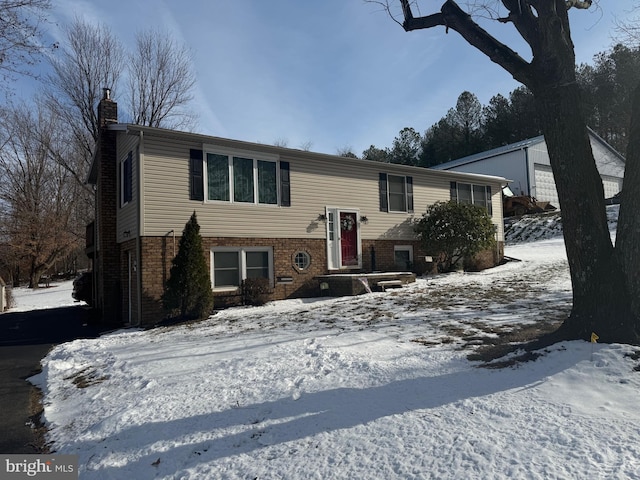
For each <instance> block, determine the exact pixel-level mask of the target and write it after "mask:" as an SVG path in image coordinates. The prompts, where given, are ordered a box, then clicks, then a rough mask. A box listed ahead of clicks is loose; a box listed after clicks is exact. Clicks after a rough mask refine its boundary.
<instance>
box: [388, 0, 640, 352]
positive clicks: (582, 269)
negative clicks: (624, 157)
mask: <svg viewBox="0 0 640 480" xmlns="http://www.w3.org/2000/svg"><path fill="white" fill-rule="evenodd" d="M400 3H401V5H402V9H403V14H404V19H405V21H404V23H403V27H404V28H405V30H407V31H410V30H419V29H423V28H432V27H436V26H444V27H446V28H447V29H453V30H455V31H457V32H458V33H460V35H462V37H463V38H464V39H465V40H466V41H467V42H468V43H469V44H470V45H473V46H474V47H475V48H477V49H478V50H479V51H481V52H482V53H484V54H485V55H486V56H487V57H489V58H490V59H491V60H492V61H493V62H495V63H497V64H498V65H500V66H501V67H502V68H504V69H505V70H506V71H507V72H509V73H510V74H511V75H513V77H514V78H515V79H516V80H518V81H520V82H522V83H523V84H524V85H526V86H527V87H528V88H529V89H530V90H531V91H532V92H533V94H534V97H535V100H536V105H537V107H538V108H539V112H540V118H541V123H542V128H543V133H544V136H545V140H546V143H547V149H548V152H549V158H550V159H551V168H552V170H553V175H554V178H555V182H556V187H557V190H558V198H559V200H560V209H561V211H562V221H563V230H564V238H565V245H566V250H567V258H568V260H569V270H570V273H571V283H572V287H573V308H572V311H571V315H570V316H569V318H568V319H567V320H566V321H565V322H564V324H563V325H562V327H561V328H560V330H559V331H558V332H557V335H556V336H555V338H557V339H579V338H582V339H585V340H587V339H589V338H590V336H591V333H592V332H594V333H596V334H597V335H598V336H599V337H600V339H601V340H602V341H604V342H626V343H639V341H640V336H639V334H640V328H639V325H638V322H639V320H638V319H639V310H640V308H639V306H638V304H639V302H640V218H639V217H640V158H639V157H640V98H639V97H640V91H639V92H638V95H637V97H636V105H637V107H636V109H635V110H634V113H635V116H634V120H635V122H634V129H633V130H632V133H631V135H632V139H631V142H630V148H629V153H628V156H629V159H628V161H627V166H626V172H625V180H624V199H623V205H622V207H621V213H620V224H619V227H618V240H617V246H618V249H614V247H613V244H612V243H611V238H610V234H609V230H608V225H607V219H606V210H605V204H604V189H603V186H602V179H601V177H600V175H599V173H598V171H597V169H596V164H595V160H594V158H593V153H592V150H591V145H590V142H589V134H588V130H587V125H586V122H585V119H584V115H583V113H582V102H581V99H580V92H579V89H578V85H577V82H576V74H575V54H574V49H573V42H572V40H571V32H570V25H569V17H568V12H567V8H570V6H576V7H578V8H587V7H589V6H590V4H591V2H573V3H571V4H569V3H567V2H566V1H565V0H545V1H544V2H538V1H533V0H518V1H517V2H516V1H505V0H503V1H502V4H503V5H504V6H505V7H506V8H507V9H508V10H509V15H508V16H506V17H504V18H501V19H498V20H499V21H501V22H503V23H513V25H514V26H515V28H516V29H517V30H518V32H519V33H520V35H521V36H522V38H523V39H524V40H525V41H526V42H527V44H528V45H529V46H530V47H531V51H532V53H533V59H532V60H531V62H527V61H525V60H524V59H523V58H522V57H520V56H519V55H518V54H517V53H516V52H515V51H513V50H512V49H510V48H509V47H507V46H506V45H504V44H502V43H500V42H499V41H498V40H496V39H495V38H494V37H492V36H491V35H490V34H489V33H488V32H486V31H485V30H484V29H482V28H481V27H480V26H479V25H478V24H476V23H475V22H474V21H473V20H472V18H471V16H470V15H468V14H467V13H466V12H464V11H463V10H462V9H460V7H459V6H458V5H457V4H456V2H455V1H453V0H446V1H445V3H444V4H443V5H442V8H441V10H440V12H438V13H434V14H432V15H427V16H423V17H419V18H415V17H414V16H413V13H412V11H411V3H412V2H411V1H410V0H400Z"/></svg>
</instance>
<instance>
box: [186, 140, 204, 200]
mask: <svg viewBox="0 0 640 480" xmlns="http://www.w3.org/2000/svg"><path fill="white" fill-rule="evenodd" d="M202 159H203V156H202V150H195V149H191V150H190V151H189V199H190V200H198V201H200V202H202V201H204V176H203V174H202V173H203V172H202V169H203V165H202Z"/></svg>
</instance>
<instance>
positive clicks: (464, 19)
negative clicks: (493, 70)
mask: <svg viewBox="0 0 640 480" xmlns="http://www.w3.org/2000/svg"><path fill="white" fill-rule="evenodd" d="M400 3H401V4H402V11H403V14H404V19H405V20H404V23H403V27H404V29H405V30H406V31H407V32H409V31H412V30H420V29H424V28H431V27H436V26H439V25H442V26H444V27H446V28H447V29H449V28H451V29H452V30H455V31H456V32H458V33H459V34H460V35H462V37H463V38H464V39H465V40H466V41H467V42H468V43H469V44H470V45H472V46H474V47H475V48H476V49H478V50H480V51H481V52H482V53H484V54H485V55H486V56H487V57H489V59H490V60H491V61H492V62H494V63H497V64H498V65H500V66H501V67H502V68H504V69H505V70H506V71H507V72H509V73H510V74H511V75H512V76H513V78H515V79H516V80H518V81H519V82H521V83H523V84H524V85H527V86H528V85H530V83H531V81H532V79H531V76H530V75H531V74H530V69H531V65H530V64H529V63H528V62H527V61H526V60H524V59H523V58H522V57H521V56H520V55H518V54H517V53H516V52H514V51H513V50H511V49H510V48H509V47H508V46H506V45H505V44H503V43H501V42H499V41H498V40H496V39H495V38H494V37H493V36H491V35H490V34H489V33H488V32H487V31H486V30H484V29H483V28H481V27H480V26H479V25H478V24H477V23H475V22H474V21H473V20H472V19H471V16H470V15H469V14H467V13H466V12H465V11H463V10H462V9H461V8H460V7H459V6H458V5H457V4H456V3H455V2H454V1H453V0H447V1H446V2H445V3H444V4H443V5H442V8H441V10H440V13H435V14H433V15H427V16H425V17H418V18H415V17H414V16H413V14H412V12H411V6H410V4H409V0H400Z"/></svg>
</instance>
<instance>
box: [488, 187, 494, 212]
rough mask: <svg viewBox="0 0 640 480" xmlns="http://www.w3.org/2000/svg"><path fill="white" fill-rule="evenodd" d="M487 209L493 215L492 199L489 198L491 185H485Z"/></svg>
mask: <svg viewBox="0 0 640 480" xmlns="http://www.w3.org/2000/svg"><path fill="white" fill-rule="evenodd" d="M487 211H488V212H489V215H490V216H493V200H492V199H491V187H490V186H488V185H487Z"/></svg>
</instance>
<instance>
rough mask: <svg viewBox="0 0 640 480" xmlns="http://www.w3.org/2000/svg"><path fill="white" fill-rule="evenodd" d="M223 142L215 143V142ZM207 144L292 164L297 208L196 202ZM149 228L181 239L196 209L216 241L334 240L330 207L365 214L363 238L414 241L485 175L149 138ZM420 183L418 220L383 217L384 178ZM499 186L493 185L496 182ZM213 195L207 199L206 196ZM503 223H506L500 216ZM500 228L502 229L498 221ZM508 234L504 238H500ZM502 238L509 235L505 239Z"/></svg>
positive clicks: (206, 140) (497, 210) (497, 206)
mask: <svg viewBox="0 0 640 480" xmlns="http://www.w3.org/2000/svg"><path fill="white" fill-rule="evenodd" d="M214 140H215V141H214ZM203 144H207V145H213V144H216V145H220V146H221V147H224V148H236V149H240V150H243V149H244V150H250V151H256V150H260V149H261V148H264V151H265V153H266V154H268V155H270V156H273V155H277V156H278V157H279V160H280V161H287V162H289V163H290V175H291V206H290V207H280V206H274V205H254V204H241V203H231V202H206V201H205V202H200V201H192V200H189V154H190V152H189V150H190V149H202V148H203ZM143 158H144V166H143V168H144V172H145V175H144V184H143V191H144V201H143V205H144V225H143V231H144V234H145V235H149V236H162V235H169V234H170V233H171V230H175V233H176V234H177V235H179V234H180V233H181V232H182V230H183V228H184V225H185V223H186V222H187V220H188V219H189V217H190V215H191V214H192V213H193V212H194V211H195V212H196V214H197V216H198V223H199V224H200V227H201V234H202V235H203V236H210V237H242V238H247V237H248V238H308V239H324V238H326V224H325V222H324V221H321V220H319V219H318V216H319V215H321V214H324V213H325V208H326V207H337V208H343V209H357V210H358V211H359V213H360V215H361V216H366V217H367V219H368V222H367V223H366V224H364V223H363V224H362V225H361V238H362V239H398V240H405V239H406V240H409V239H411V238H413V231H412V228H411V221H412V219H413V218H415V217H419V216H420V215H421V214H422V213H423V212H424V211H425V210H426V208H427V206H428V205H430V204H432V203H434V202H436V201H438V200H443V201H447V200H449V195H450V193H449V182H450V181H451V180H458V181H464V179H465V178H467V177H469V178H474V179H475V180H474V181H475V182H476V183H478V180H477V177H475V176H473V175H471V176H469V175H465V174H456V173H452V172H446V171H442V172H439V171H433V170H426V169H424V170H423V169H419V168H415V167H404V166H400V165H390V164H381V163H377V162H368V161H363V160H354V159H346V158H341V157H334V156H329V155H320V154H312V153H308V152H302V151H293V150H290V149H280V148H277V147H272V146H267V145H265V146H259V145H255V144H245V143H242V142H234V141H227V140H221V139H214V138H212V137H203V139H202V140H200V142H198V141H189V138H188V135H185V139H181V138H179V136H175V135H174V136H172V137H171V138H168V137H164V138H163V137H159V136H156V135H150V134H149V133H148V132H146V131H145V135H144V157H143ZM381 172H383V173H387V174H392V175H410V176H412V177H413V192H414V193H413V194H414V212H415V213H414V214H408V213H393V212H392V213H387V212H380V208H379V192H378V179H379V173H381ZM492 182H493V183H492ZM486 183H487V184H490V185H491V188H492V192H493V193H494V196H493V197H494V198H493V200H494V201H493V205H494V214H495V215H500V214H501V208H502V207H501V200H500V197H499V194H500V191H501V190H500V183H499V181H497V180H496V179H495V178H493V179H492V180H491V181H488V182H486ZM205 195H206V193H205ZM500 218H501V217H500ZM495 223H501V222H500V221H499V220H497V217H496V221H495ZM500 235H501V234H500ZM500 238H501V237H500Z"/></svg>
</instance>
